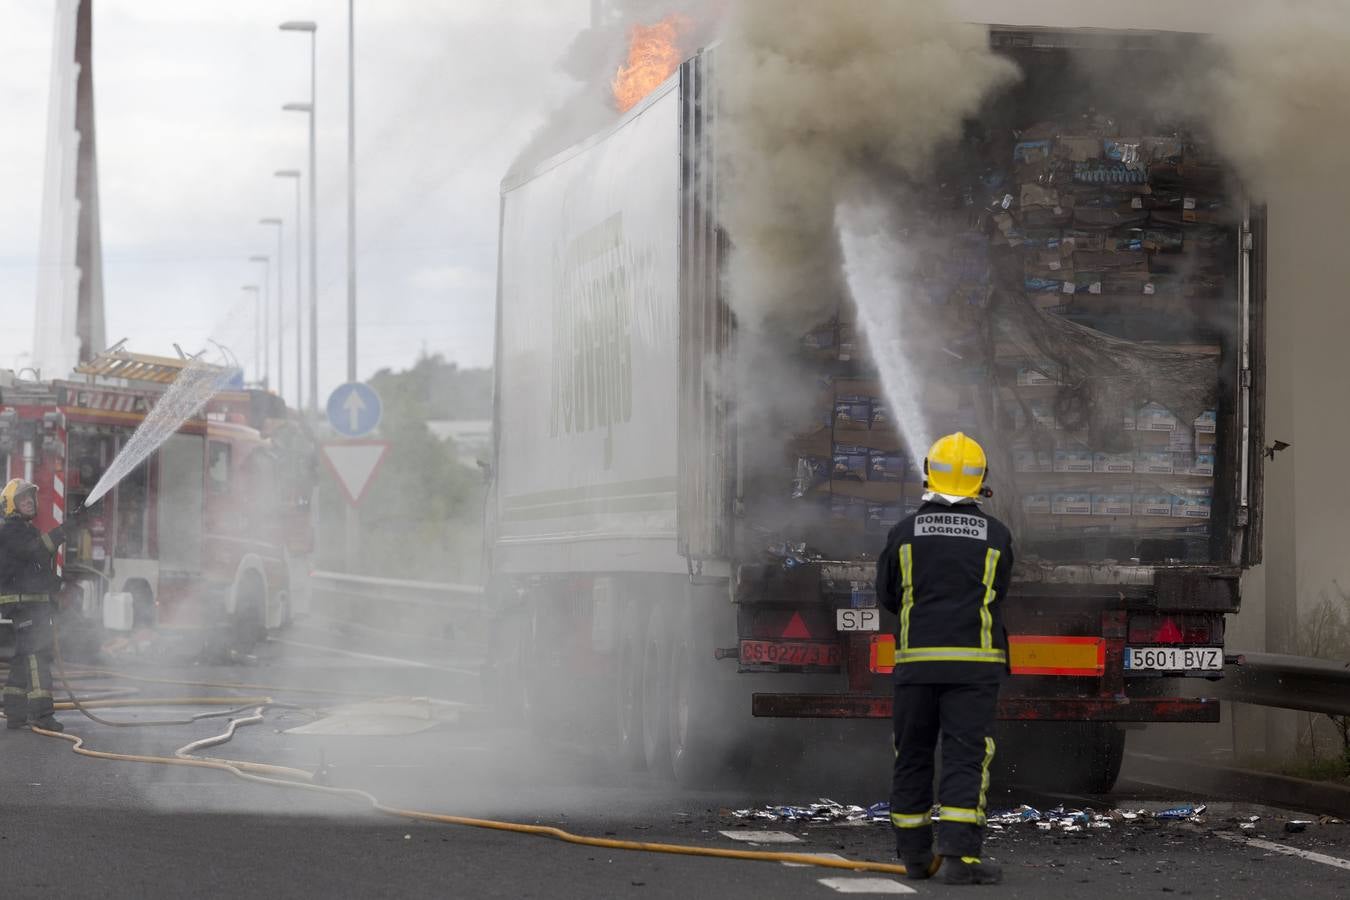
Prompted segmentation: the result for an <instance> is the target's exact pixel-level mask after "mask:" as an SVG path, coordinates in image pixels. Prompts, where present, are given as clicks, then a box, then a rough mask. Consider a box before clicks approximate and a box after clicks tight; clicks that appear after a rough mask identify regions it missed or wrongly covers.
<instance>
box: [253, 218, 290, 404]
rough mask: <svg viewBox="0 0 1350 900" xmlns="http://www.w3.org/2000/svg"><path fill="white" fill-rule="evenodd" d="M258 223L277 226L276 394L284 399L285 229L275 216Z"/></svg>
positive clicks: (260, 220)
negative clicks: (282, 312)
mask: <svg viewBox="0 0 1350 900" xmlns="http://www.w3.org/2000/svg"><path fill="white" fill-rule="evenodd" d="M258 224H259V225H275V226H277V396H278V397H280V398H282V399H283V400H284V399H286V351H285V342H284V341H283V340H282V339H281V336H282V334H283V333H284V332H285V328H284V327H283V326H284V325H285V323H284V322H283V321H282V315H281V311H282V309H283V308H284V307H285V305H286V286H285V283H284V281H283V279H284V278H285V275H286V253H285V250H284V249H283V247H282V240H281V236H282V232H284V231H285V230H286V227H285V225H284V224H283V222H282V220H281V219H279V218H277V217H276V216H271V217H269V218H266V219H259V220H258Z"/></svg>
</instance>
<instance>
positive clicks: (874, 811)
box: [728, 797, 891, 825]
mask: <svg viewBox="0 0 1350 900" xmlns="http://www.w3.org/2000/svg"><path fill="white" fill-rule="evenodd" d="M728 812H729V814H730V815H731V816H732V817H733V818H736V819H755V820H758V821H764V822H811V823H816V824H845V825H868V824H875V823H879V822H880V823H889V822H890V820H891V817H890V812H891V805H890V803H888V802H886V801H882V802H880V803H873V804H872V805H871V806H866V807H863V806H849V805H846V804H843V803H837V802H835V801H834V800H830V799H828V798H825V797H822V798H821V799H819V800H817V801H816V802H815V803H810V804H807V805H806V806H762V807H759V808H757V809H733V810H729V811H728Z"/></svg>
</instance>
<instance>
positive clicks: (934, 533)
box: [877, 432, 1013, 884]
mask: <svg viewBox="0 0 1350 900" xmlns="http://www.w3.org/2000/svg"><path fill="white" fill-rule="evenodd" d="M924 472H925V474H926V476H927V480H926V481H925V482H924V486H925V487H926V488H927V491H928V492H927V493H926V494H924V502H923V505H922V506H920V507H919V510H918V512H916V513H915V514H913V515H911V516H909V517H908V518H906V519H904V520H903V521H902V522H900V524H898V525H896V526H895V528H893V529H891V532H890V535H889V537H888V538H887V541H886V549H885V550H884V551H883V552H882V554H881V558H880V560H878V562H877V597H878V598H879V599H880V600H881V602H882V604H883V605H884V606H885V607H886V608H887V609H889V610H890V611H891V612H893V613H896V614H897V616H898V617H899V624H898V626H897V633H896V640H895V771H894V775H893V779H892V782H891V823H892V824H893V825H894V826H895V834H896V849H897V852H898V854H899V856H900V859H901V860H902V861H903V862H904V864H905V867H906V869H907V870H908V872H909V874H910V877H913V878H927V877H928V876H929V875H931V874H932V872H933V862H934V849H933V824H932V809H933V767H934V750H935V748H936V746H937V743H938V737H939V735H941V737H942V783H941V784H940V785H939V787H938V802H939V806H938V825H937V848H936V852H937V855H938V856H941V857H943V867H944V870H945V877H946V880H947V882H948V883H954V884H994V883H997V882H998V881H1000V880H1001V879H1002V871H1001V869H1000V867H999V866H997V865H996V864H994V863H991V862H984V861H983V860H981V859H980V846H981V843H982V841H983V837H984V820H985V812H984V810H985V796H986V794H987V793H988V790H989V765H990V763H991V762H992V761H993V758H994V738H993V727H994V716H995V707H996V704H997V701H998V690H999V685H1000V683H1001V682H1002V680H1003V678H1004V676H1005V675H1006V674H1007V672H1008V638H1007V634H1006V632H1005V631H1004V630H1003V618H1002V613H1001V610H1000V606H1001V601H1002V600H1003V598H1004V596H1005V595H1006V594H1007V591H1008V584H1009V582H1010V581H1011V579H1012V565H1013V551H1012V534H1011V533H1010V532H1009V531H1008V528H1007V526H1005V525H1004V524H1003V523H1002V522H1000V521H999V520H998V519H995V518H994V517H993V516H991V515H989V514H988V513H986V512H984V511H983V510H982V509H980V507H979V499H980V498H981V497H982V496H989V491H988V489H987V488H985V486H984V480H985V475H986V473H987V463H986V460H985V455H984V450H983V449H982V448H981V447H980V445H979V444H978V443H976V442H975V441H974V440H973V439H972V438H970V437H967V436H966V435H964V434H961V433H960V432H957V433H956V434H949V435H947V436H946V437H943V438H940V439H939V440H938V441H937V442H936V443H935V444H933V446H932V449H930V450H929V451H928V458H927V459H925V460H924Z"/></svg>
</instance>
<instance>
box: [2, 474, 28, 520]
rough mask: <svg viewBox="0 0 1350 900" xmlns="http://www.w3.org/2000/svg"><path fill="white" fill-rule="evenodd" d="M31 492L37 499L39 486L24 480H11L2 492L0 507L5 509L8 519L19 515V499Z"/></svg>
mask: <svg viewBox="0 0 1350 900" xmlns="http://www.w3.org/2000/svg"><path fill="white" fill-rule="evenodd" d="M30 492H31V493H32V494H33V495H34V498H35V499H36V496H37V485H36V484H33V482H31V481H24V480H23V479H22V478H11V479H10V480H9V483H8V484H6V485H5V489H4V490H3V491H0V506H3V507H4V514H5V516H6V518H8V517H9V516H14V515H18V514H19V498H20V497H22V496H23V495H24V494H27V493H30Z"/></svg>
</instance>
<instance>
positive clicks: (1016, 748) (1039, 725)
mask: <svg viewBox="0 0 1350 900" xmlns="http://www.w3.org/2000/svg"><path fill="white" fill-rule="evenodd" d="M1124 758H1125V731H1124V729H1122V728H1120V727H1118V726H1117V725H1115V724H1114V723H1111V722H1007V723H1003V726H1002V727H1001V729H1000V731H999V734H998V753H997V754H996V755H995V757H994V768H995V772H994V781H995V783H1012V784H1016V785H1019V786H1021V787H1025V788H1029V789H1032V790H1040V791H1053V792H1057V793H1078V794H1107V793H1110V792H1111V789H1112V788H1113V787H1114V786H1115V783H1116V779H1117V778H1118V777H1119V775H1120V766H1121V762H1122V761H1123V760H1124Z"/></svg>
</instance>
